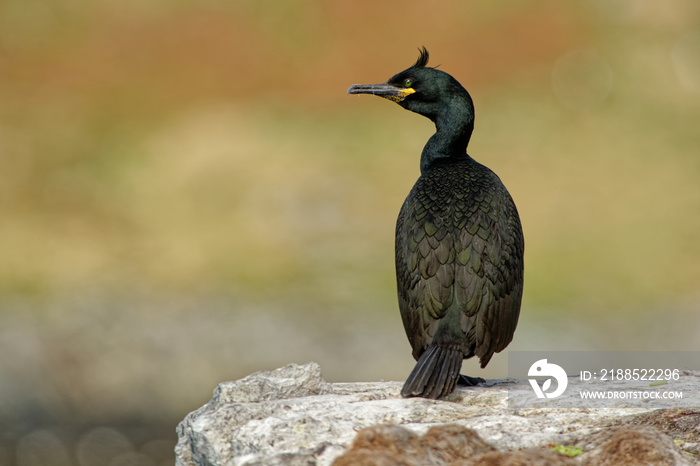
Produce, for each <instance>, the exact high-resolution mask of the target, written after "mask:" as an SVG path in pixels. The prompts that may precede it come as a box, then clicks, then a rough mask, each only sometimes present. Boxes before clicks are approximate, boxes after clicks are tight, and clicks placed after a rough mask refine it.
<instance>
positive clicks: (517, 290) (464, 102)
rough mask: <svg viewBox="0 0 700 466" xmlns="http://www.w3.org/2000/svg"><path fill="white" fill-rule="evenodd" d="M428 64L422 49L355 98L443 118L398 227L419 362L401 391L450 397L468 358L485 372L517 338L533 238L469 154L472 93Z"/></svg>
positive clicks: (407, 313) (359, 89)
mask: <svg viewBox="0 0 700 466" xmlns="http://www.w3.org/2000/svg"><path fill="white" fill-rule="evenodd" d="M427 58H428V54H427V51H425V49H423V52H422V53H421V58H419V60H418V62H416V64H415V65H414V66H413V67H411V68H409V69H407V70H405V71H403V72H401V73H399V74H397V75H395V76H394V77H392V78H391V79H390V80H389V81H388V82H387V83H386V84H382V85H371V86H353V87H351V88H350V89H349V90H348V92H349V93H374V94H376V95H380V96H383V97H388V98H390V99H391V100H394V101H396V102H398V103H399V105H401V106H403V107H404V108H406V109H408V110H412V111H414V112H416V113H419V114H422V115H424V116H426V117H428V118H430V119H431V120H432V121H433V122H435V126H436V129H437V131H436V133H435V134H434V135H433V136H432V137H431V138H430V139H429V140H428V142H427V144H426V146H425V148H424V149H423V152H422V155H421V164H420V167H421V176H420V177H419V178H418V181H416V184H415V185H414V186H413V189H411V192H410V193H409V194H408V197H407V198H406V200H405V201H404V204H403V206H402V208H401V211H400V213H399V216H398V220H397V222H396V249H395V252H396V281H397V290H398V299H399V308H400V311H401V318H402V320H403V325H404V329H405V330H406V335H407V336H408V339H409V342H410V344H411V347H412V348H413V357H414V358H415V359H416V360H417V361H418V362H417V364H416V366H415V368H414V370H413V371H412V372H411V374H410V375H409V377H408V379H407V380H406V383H405V384H404V387H403V389H402V391H401V394H402V395H403V396H422V397H427V398H442V397H444V396H446V395H449V394H450V393H451V392H452V391H453V390H454V387H455V384H456V383H457V380H458V376H459V370H460V368H461V364H462V359H465V358H470V357H473V356H477V357H479V359H480V363H481V367H485V366H486V364H487V363H488V362H489V360H490V359H491V356H492V355H493V354H494V353H495V352H499V351H501V350H503V349H504V348H505V347H506V346H507V345H508V343H510V341H511V340H512V338H513V332H514V331H515V327H516V325H517V322H518V316H519V313H520V302H521V298H522V292H523V251H524V242H523V234H522V229H521V225H520V219H519V216H518V212H517V209H516V207H515V203H514V202H513V199H512V198H511V196H510V194H509V193H508V191H507V190H506V188H505V186H504V185H503V183H502V182H501V180H500V179H499V178H498V176H497V175H496V174H495V173H494V172H492V171H491V170H490V169H488V168H487V167H485V166H483V165H481V164H479V163H478V162H476V161H475V160H474V159H472V158H471V157H470V156H469V155H467V152H466V148H467V144H468V143H469V138H470V137H471V133H472V130H473V127H474V108H473V104H472V101H471V97H470V96H469V94H468V93H467V91H466V90H465V89H464V88H463V87H462V86H461V85H460V84H459V83H458V82H457V81H456V80H455V79H454V78H453V77H452V76H450V75H448V74H447V73H444V72H442V71H439V70H435V69H434V68H428V67H426V65H427ZM406 89H408V91H407V90H406ZM353 91H355V92H353Z"/></svg>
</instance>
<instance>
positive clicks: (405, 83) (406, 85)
mask: <svg viewBox="0 0 700 466" xmlns="http://www.w3.org/2000/svg"><path fill="white" fill-rule="evenodd" d="M403 85H404V87H411V86H413V81H412V80H410V79H406V80H405V81H404V82H403Z"/></svg>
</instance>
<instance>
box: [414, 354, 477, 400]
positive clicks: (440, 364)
mask: <svg viewBox="0 0 700 466" xmlns="http://www.w3.org/2000/svg"><path fill="white" fill-rule="evenodd" d="M463 357H464V356H463V354H462V350H461V349H460V348H459V346H438V345H434V346H431V347H429V348H428V349H427V350H426V351H425V352H424V353H423V354H422V355H421V357H420V358H419V359H418V362H417V363H416V367H414V368H413V371H411V374H410V375H409V376H408V379H406V382H405V383H404V384H403V388H402V389H401V396H403V397H405V398H407V397H411V396H420V397H423V398H434V399H438V398H442V397H445V396H447V395H449V394H450V393H452V392H453V391H454V389H455V384H456V383H457V378H458V376H459V371H460V369H461V368H462V359H463Z"/></svg>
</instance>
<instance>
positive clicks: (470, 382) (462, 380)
mask: <svg viewBox="0 0 700 466" xmlns="http://www.w3.org/2000/svg"><path fill="white" fill-rule="evenodd" d="M485 382H486V381H485V380H484V379H482V378H481V377H469V376H468V375H463V374H459V377H457V385H464V386H466V387H474V386H475V385H479V384H480V383H485Z"/></svg>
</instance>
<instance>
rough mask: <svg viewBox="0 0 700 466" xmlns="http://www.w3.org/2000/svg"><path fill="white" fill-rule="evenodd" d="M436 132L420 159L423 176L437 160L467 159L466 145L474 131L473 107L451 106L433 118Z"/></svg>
mask: <svg viewBox="0 0 700 466" xmlns="http://www.w3.org/2000/svg"><path fill="white" fill-rule="evenodd" d="M431 120H433V121H434V122H435V128H436V130H437V131H436V132H435V134H433V135H432V136H431V137H430V139H428V142H427V143H426V145H425V147H424V148H423V153H422V154H421V158H420V171H421V174H424V173H425V172H426V171H428V170H429V169H430V167H431V166H432V165H433V164H434V163H435V162H436V161H438V160H443V159H447V158H462V157H467V145H468V144H469V138H471V135H472V131H473V130H474V111H473V107H471V106H466V105H453V106H450V107H447V108H446V109H445V110H444V111H442V112H440V113H439V114H438V115H436V116H435V118H434V119H433V118H431Z"/></svg>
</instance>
